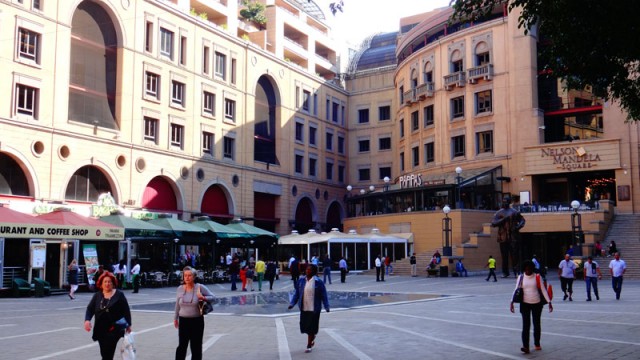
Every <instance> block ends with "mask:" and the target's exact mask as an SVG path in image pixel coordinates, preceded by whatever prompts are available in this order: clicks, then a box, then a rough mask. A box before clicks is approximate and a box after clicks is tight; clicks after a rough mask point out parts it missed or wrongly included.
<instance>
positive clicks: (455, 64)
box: [451, 59, 464, 73]
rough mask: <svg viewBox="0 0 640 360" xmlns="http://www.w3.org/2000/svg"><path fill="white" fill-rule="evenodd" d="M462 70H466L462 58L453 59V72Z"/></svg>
mask: <svg viewBox="0 0 640 360" xmlns="http://www.w3.org/2000/svg"><path fill="white" fill-rule="evenodd" d="M461 71H464V67H463V65H462V59H460V60H456V61H452V62H451V72H452V73H457V72H461Z"/></svg>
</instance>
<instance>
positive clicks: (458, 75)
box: [444, 71, 466, 90]
mask: <svg viewBox="0 0 640 360" xmlns="http://www.w3.org/2000/svg"><path fill="white" fill-rule="evenodd" d="M465 83H466V73H465V72H464V71H458V72H455V73H453V74H449V75H445V76H444V88H445V89H446V90H451V89H453V88H454V87H456V86H457V87H463V86H464V85H465Z"/></svg>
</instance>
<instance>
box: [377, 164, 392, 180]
mask: <svg viewBox="0 0 640 360" xmlns="http://www.w3.org/2000/svg"><path fill="white" fill-rule="evenodd" d="M385 177H388V178H389V179H391V167H390V166H382V167H380V168H378V179H379V180H383V179H384V178H385Z"/></svg>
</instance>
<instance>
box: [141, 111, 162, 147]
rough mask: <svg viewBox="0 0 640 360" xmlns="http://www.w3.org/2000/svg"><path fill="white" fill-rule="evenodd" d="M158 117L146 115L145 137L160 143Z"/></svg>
mask: <svg viewBox="0 0 640 360" xmlns="http://www.w3.org/2000/svg"><path fill="white" fill-rule="evenodd" d="M158 122H159V121H158V119H154V118H151V117H148V116H145V117H144V139H145V140H149V141H152V142H153V143H154V144H157V143H158Z"/></svg>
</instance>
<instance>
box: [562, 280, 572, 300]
mask: <svg viewBox="0 0 640 360" xmlns="http://www.w3.org/2000/svg"><path fill="white" fill-rule="evenodd" d="M560 289H562V292H563V293H565V294H566V293H567V292H568V293H569V295H571V294H573V278H566V277H562V276H560Z"/></svg>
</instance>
